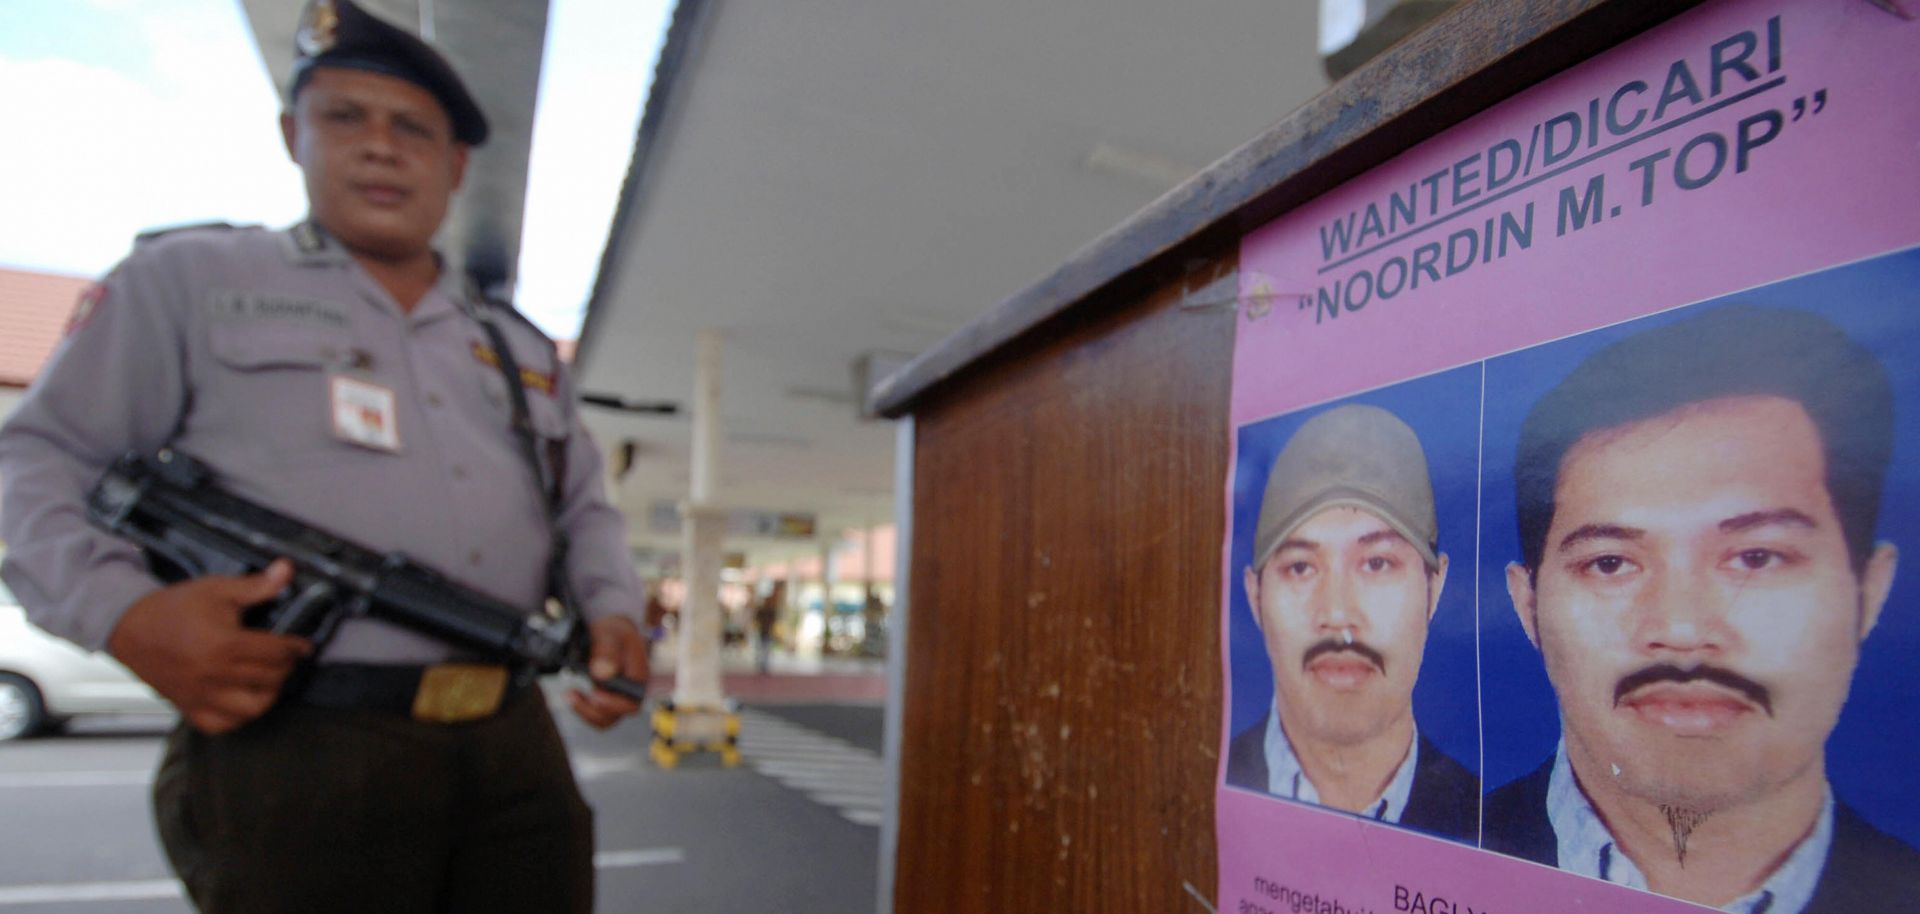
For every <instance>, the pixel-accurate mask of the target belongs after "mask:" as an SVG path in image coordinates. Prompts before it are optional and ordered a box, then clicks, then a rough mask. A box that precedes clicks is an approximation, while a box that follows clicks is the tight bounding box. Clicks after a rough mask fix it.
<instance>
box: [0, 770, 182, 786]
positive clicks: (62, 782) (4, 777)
mask: <svg viewBox="0 0 1920 914" xmlns="http://www.w3.org/2000/svg"><path fill="white" fill-rule="evenodd" d="M151 783H153V771H152V769H144V770H140V771H5V772H0V789H4V788H9V787H13V788H25V789H28V790H38V789H40V788H43V787H145V786H147V785H148V784H151Z"/></svg>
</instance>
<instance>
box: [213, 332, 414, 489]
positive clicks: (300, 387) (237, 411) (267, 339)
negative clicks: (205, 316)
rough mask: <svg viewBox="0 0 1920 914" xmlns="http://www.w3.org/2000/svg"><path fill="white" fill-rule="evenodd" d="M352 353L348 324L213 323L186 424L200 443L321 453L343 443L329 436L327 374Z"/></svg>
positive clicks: (291, 454)
mask: <svg viewBox="0 0 1920 914" xmlns="http://www.w3.org/2000/svg"><path fill="white" fill-rule="evenodd" d="M351 351H352V343H351V337H350V336H349V334H348V333H347V330H346V328H339V329H333V328H320V327H288V326H284V325H283V326H272V325H265V326H263V325H261V324H258V323H250V322H237V321H236V322H216V323H213V324H211V325H209V326H208V328H207V352H208V354H209V355H210V356H212V358H211V359H209V360H208V361H207V364H206V367H205V368H203V369H201V370H200V371H198V372H196V375H197V377H196V383H195V386H194V391H193V418H192V419H191V421H190V430H191V431H194V432H196V433H198V434H199V435H200V436H203V446H205V447H208V448H211V449H220V450H223V451H225V450H237V451H240V452H243V453H245V454H251V455H256V456H259V457H261V458H262V459H272V460H276V461H289V460H291V461H301V460H306V459H309V458H313V459H319V458H322V457H325V456H327V455H328V454H329V453H330V452H332V451H334V450H335V449H336V448H338V447H346V446H347V445H345V444H342V443H338V442H337V441H336V439H335V435H334V431H333V408H332V405H331V403H332V394H331V392H330V389H329V384H328V379H329V378H330V377H331V376H332V375H333V374H334V372H335V371H336V370H337V369H342V368H346V367H347V366H348V362H349V353H351ZM368 380H371V381H374V382H376V383H381V384H383V386H390V385H386V384H385V382H383V381H380V380H379V379H377V378H371V377H369V378H368Z"/></svg>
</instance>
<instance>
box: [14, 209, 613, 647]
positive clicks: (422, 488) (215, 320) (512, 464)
mask: <svg viewBox="0 0 1920 914" xmlns="http://www.w3.org/2000/svg"><path fill="white" fill-rule="evenodd" d="M463 286H464V284H463V283H462V282H461V281H460V279H459V278H458V277H454V276H444V275H443V276H442V278H441V281H440V283H439V284H438V285H437V286H436V287H434V288H433V289H432V290H431V291H429V292H428V293H427V295H426V296H425V297H424V298H422V299H421V300H420V301H419V302H418V303H417V304H416V305H415V307H414V309H413V311H412V312H411V313H407V312H403V311H402V310H401V309H400V307H399V306H398V305H397V304H396V303H395V302H394V300H393V299H392V297H391V296H389V295H388V294H387V293H386V291H385V290H384V289H382V288H381V287H380V285H379V284H378V283H377V282H375V281H374V280H373V279H372V278H371V277H370V276H369V275H368V274H367V273H366V272H365V271H363V270H362V269H361V268H360V267H359V266H358V265H357V264H356V263H355V262H354V261H353V259H352V257H350V256H349V255H348V254H347V253H346V252H345V251H344V250H343V249H342V248H340V247H339V245H338V244H337V243H335V242H332V241H331V240H329V239H328V238H326V236H325V235H324V234H322V233H320V232H318V231H316V230H315V229H313V228H312V227H311V226H308V225H302V226H296V227H295V228H294V229H292V230H289V231H284V232H275V231H268V230H265V229H225V228H220V229H192V230H184V231H179V232H172V233H168V234H166V235H163V236H160V237H157V238H154V239H152V240H147V241H143V242H141V243H140V244H138V245H136V247H135V249H134V251H133V253H132V254H131V255H130V256H129V257H128V258H127V259H126V260H125V261H123V262H122V263H121V264H120V265H119V266H118V267H116V268H115V269H114V270H113V272H112V273H110V274H109V275H108V276H107V278H106V279H105V280H103V281H102V287H101V288H100V289H99V290H96V292H94V293H90V294H89V296H88V297H89V298H90V299H92V300H93V301H94V303H93V304H92V305H91V307H89V306H87V305H84V304H83V305H82V310H81V311H79V312H77V313H76V316H75V326H74V327H73V328H72V329H71V330H70V331H69V333H68V335H67V339H66V340H65V341H64V342H63V343H61V345H60V348H59V349H58V350H57V351H56V353H55V354H54V357H53V359H52V361H51V362H49V364H48V365H47V368H46V370H45V371H43V372H42V374H41V376H40V378H39V379H38V380H37V381H36V382H35V383H34V385H33V387H32V388H31V389H30V390H29V391H28V392H27V395H26V397H25V398H24V399H23V400H22V401H21V403H20V405H19V408H18V409H17V410H16V411H15V412H14V414H13V416H12V417H11V418H10V419H9V420H8V421H7V423H6V424H5V426H4V427H0V480H4V483H5V488H4V501H0V539H4V540H5V542H6V544H7V554H6V560H5V564H4V566H3V567H0V576H4V578H5V580H6V583H7V585H8V586H9V587H11V588H12V589H13V592H14V593H15V594H16V595H17V596H18V598H19V599H20V602H21V604H22V605H23V606H25V607H26V609H27V612H28V615H29V617H30V618H32V620H33V621H34V622H35V623H36V624H38V625H39V626H41V627H42V628H45V629H47V630H48V631H50V632H53V633H54V634H57V635H61V636H63V637H65V638H68V639H70V640H72V641H74V642H76V643H78V644H80V645H81V646H83V647H87V648H92V649H99V648H102V647H104V646H105V644H106V641H107V636H108V635H109V634H110V633H111V632H112V631H113V628H114V626H115V625H116V624H118V622H119V619H120V616H121V614H122V613H123V612H125V611H126V609H127V607H128V606H129V605H131V604H132V603H133V602H134V601H135V600H137V599H139V598H140V597H141V596H143V595H145V594H146V593H148V592H150V591H152V590H153V589H155V588H157V587H159V586H160V582H159V581H157V580H155V579H154V578H153V577H152V576H151V575H150V574H149V573H148V572H147V570H146V564H145V561H144V560H143V559H142V557H141V555H140V553H139V551H138V550H137V549H136V548H135V547H133V546H131V545H130V544H128V543H127V542H125V541H124V540H121V539H119V538H117V537H114V536H112V535H110V534H107V533H104V532H102V531H100V530H99V529H97V528H95V527H93V526H92V525H91V524H89V523H88V522H87V519H86V513H85V506H84V505H85V503H84V499H85V495H86V493H87V491H88V490H89V489H90V488H91V487H92V485H93V483H94V482H95V480H97V479H98V477H99V475H100V473H101V471H102V470H104V469H105V467H106V466H107V464H108V463H109V462H111V461H112V460H113V459H114V458H116V457H118V456H120V455H121V454H124V453H127V452H129V451H151V450H154V449H156V448H159V447H161V446H163V445H166V446H171V447H174V448H176V449H178V450H181V451H184V452H186V453H188V454H191V455H193V456H195V457H198V458H200V459H201V460H202V461H204V462H205V463H207V464H208V465H209V466H211V467H212V468H213V470H214V471H215V472H216V473H217V474H218V478H219V479H220V480H221V481H222V483H223V484H224V485H225V486H227V487H228V488H229V489H231V490H232V491H234V492H235V493H237V494H239V495H241V496H243V497H246V498H250V499H253V500H255V501H258V502H260V503H262V504H265V505H267V506H269V507H272V508H275V509H277V510H279V511H281V512H284V513H286V514H290V515H292V516H294V517H297V518H301V519H303V520H306V521H307V522H309V523H312V524H314V525H315V526H318V527H321V528H324V529H327V530H331V531H333V532H335V533H337V534H340V535H343V536H346V537H349V538H351V539H354V540H358V541H359V542H361V543H362V544H364V545H367V546H369V547H371V548H373V549H376V550H380V551H389V550H398V551H401V552H404V553H406V554H407V555H409V556H411V557H413V558H414V559H416V560H418V561H419V562H421V563H423V564H425V565H427V566H429V567H431V568H434V569H436V570H439V571H441V572H443V573H445V574H446V575H448V576H449V577H452V578H455V579H457V580H460V581H462V582H464V583H466V584H468V585H469V586H472V587H474V588H477V589H479V590H481V591H483V592H486V593H488V594H491V595H493V596H495V597H497V598H499V599H501V600H504V601H506V602H508V603H510V604H513V605H515V606H524V607H527V608H528V609H529V610H531V609H533V608H536V607H538V606H539V605H540V603H541V601H542V600H543V599H544V596H545V591H546V562H547V558H548V555H549V550H550V548H551V547H550V537H549V534H548V525H547V520H546V515H545V509H544V508H543V505H542V501H541V493H540V492H539V491H538V485H537V483H536V482H535V480H534V476H533V471H532V469H531V468H530V467H528V466H527V463H526V458H525V456H524V452H523V451H522V450H521V445H520V443H519V441H518V440H517V439H516V438H515V437H514V435H513V432H512V429H511V424H510V423H511V410H512V405H511V401H510V399H509V397H508V392H507V387H506V381H505V378H504V377H503V376H502V375H501V373H500V371H499V369H498V368H497V367H495V365H494V363H493V357H494V351H493V347H492V345H491V343H490V340H489V337H488V336H487V334H486V331H485V329H484V328H483V327H482V326H481V325H480V323H479V322H478V321H477V320H476V318H475V316H474V315H473V314H472V313H469V311H468V310H467V308H466V306H465V305H466V303H465V301H464V300H463V297H464V296H465V295H466V294H467V293H466V291H465V290H464V288H463ZM478 307H479V308H481V309H492V310H490V311H489V312H487V313H490V314H493V315H496V316H497V318H498V319H496V320H495V323H496V324H497V325H498V326H499V327H500V329H501V331H502V332H503V333H504V334H505V336H506V338H507V340H508V344H509V345H510V346H511V347H512V348H513V355H514V357H515V359H516V360H517V361H518V362H519V364H520V366H521V368H522V372H523V386H525V387H526V391H527V398H528V401H529V403H528V406H529V409H530V411H531V414H532V415H531V418H532V420H533V425H534V428H535V430H536V431H537V432H538V433H539V435H540V436H541V438H542V439H543V441H545V440H552V439H560V438H570V444H569V445H568V446H567V448H566V450H565V453H566V458H565V464H566V465H565V466H564V467H560V468H558V471H559V472H558V477H559V478H560V479H561V480H562V492H563V496H562V508H561V515H560V523H561V526H562V528H563V529H565V530H566V531H567V532H568V534H569V538H570V539H571V542H572V549H571V552H570V554H569V560H568V569H567V570H568V572H569V575H570V578H571V580H572V582H573V585H574V589H575V591H576V592H577V594H578V596H579V599H580V602H581V603H582V605H583V606H584V609H585V612H586V614H587V616H588V617H589V618H599V617H601V616H605V615H608V614H613V613H620V614H626V615H629V616H634V617H635V620H636V622H637V621H638V618H637V613H638V611H639V609H640V607H641V606H642V605H643V602H644V599H643V597H644V594H643V591H642V590H641V588H640V585H639V583H638V581H637V580H636V578H635V575H634V572H633V567H632V564H631V561H630V558H629V553H628V549H627V544H626V530H625V523H624V520H623V519H622V517H621V516H620V514H619V513H618V512H616V511H615V510H614V509H613V508H612V507H611V506H610V505H608V504H607V501H606V498H605V493H604V481H603V479H602V476H601V459H600V455H599V451H598V450H597V449H596V448H595V447H594V445H593V443H592V442H591V441H590V440H588V438H587V434H586V430H585V429H584V428H583V427H582V426H581V424H580V421H579V417H578V415H577V413H576V411H575V409H574V406H573V403H574V400H573V396H572V390H571V388H570V386H569V384H568V381H567V378H566V377H565V374H564V372H562V371H561V370H560V364H559V361H558V360H557V359H556V358H555V356H554V351H553V346H552V344H551V343H550V342H549V341H548V340H547V339H546V338H545V337H544V336H543V335H541V334H540V333H539V332H538V331H537V330H535V329H534V328H533V327H532V326H530V325H528V324H525V323H524V322H522V321H520V320H519V319H518V318H516V317H513V316H510V315H509V314H508V313H507V312H506V311H505V310H504V309H500V308H497V307H496V306H492V305H486V304H484V303H482V304H478ZM336 378H344V379H348V380H349V381H354V382H360V385H362V386H360V387H359V389H361V390H365V389H368V388H367V387H365V386H364V385H376V386H377V387H379V388H384V389H386V390H390V391H392V392H393V404H394V406H393V410H392V415H391V416H390V417H389V418H390V419H391V420H392V422H393V424H394V426H395V428H396V430H397V432H398V446H397V447H396V448H394V449H392V450H385V449H380V448H375V447H369V446H366V445H361V444H356V443H353V442H351V441H349V440H347V439H346V438H344V437H342V436H341V434H340V433H339V432H338V431H337V430H336V427H335V422H334V407H333V402H334V401H333V397H334V394H333V385H334V383H335V379H336ZM540 451H541V458H542V459H543V460H546V459H549V456H550V452H551V449H550V448H548V447H545V446H542V447H541V448H540ZM451 655H452V651H451V650H450V649H449V648H447V647H446V646H445V645H443V644H441V643H439V642H437V641H434V640H432V639H429V638H426V637H424V636H420V635H415V634H412V633H410V632H406V631H403V630H400V629H397V628H395V627H392V626H389V625H387V624H385V623H381V622H377V621H373V620H364V619H362V620H354V621H351V622H349V623H347V624H346V625H343V626H342V627H341V629H340V631H339V633H338V635H337V636H336V637H335V640H334V642H333V643H332V645H331V646H330V647H329V648H328V650H327V652H326V653H325V654H324V655H323V659H326V660H331V661H356V662H368V663H428V662H435V661H438V660H442V659H446V658H447V657H449V656H451Z"/></svg>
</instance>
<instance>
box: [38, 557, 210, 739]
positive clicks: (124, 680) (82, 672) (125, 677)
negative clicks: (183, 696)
mask: <svg viewBox="0 0 1920 914" xmlns="http://www.w3.org/2000/svg"><path fill="white" fill-rule="evenodd" d="M172 710H173V706H172V705H170V704H168V703H167V701H166V699H163V698H161V697H160V696H159V695H158V694H156V693H155V692H154V691H153V689H151V688H148V686H147V684H146V683H144V682H141V681H140V680H139V679H138V678H137V677H135V676H134V675H133V674H132V673H131V672H128V670H127V668H126V667H124V666H121V665H120V664H119V662H118V661H116V660H114V659H113V658H112V657H109V656H107V655H106V654H104V653H101V654H90V653H88V652H86V651H83V650H81V649H80V648H78V647H75V646H74V645H73V644H72V643H70V642H68V641H66V640H63V639H60V638H56V637H54V636H52V635H49V634H47V633H46V632H43V631H41V630H40V629H38V628H36V627H34V625H33V623H31V622H28V621H27V617H26V613H24V612H23V611H22V610H21V609H20V605H19V603H17V602H15V600H14V599H13V595H12V594H10V593H8V592H7V590H6V587H5V586H0V741H5V740H10V739H18V738H20V737H23V736H32V735H34V734H37V733H45V732H51V731H57V730H58V729H60V728H61V727H63V726H65V725H66V723H67V722H68V721H70V720H72V719H73V718H75V717H78V716H81V715H86V714H160V713H170V712H172Z"/></svg>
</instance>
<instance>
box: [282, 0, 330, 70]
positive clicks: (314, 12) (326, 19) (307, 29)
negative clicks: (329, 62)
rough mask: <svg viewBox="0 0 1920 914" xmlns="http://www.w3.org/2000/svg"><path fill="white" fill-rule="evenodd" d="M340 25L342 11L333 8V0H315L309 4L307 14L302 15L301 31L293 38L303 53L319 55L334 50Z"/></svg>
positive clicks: (310, 55) (309, 55) (312, 55)
mask: <svg viewBox="0 0 1920 914" xmlns="http://www.w3.org/2000/svg"><path fill="white" fill-rule="evenodd" d="M339 27H340V13H339V11H337V10H335V9H334V8H333V0H313V2H312V3H309V4H307V14H306V15H305V16H303V17H301V21H300V31H299V32H297V33H295V34H294V38H293V40H294V43H295V44H296V45H298V46H299V48H300V53H301V54H304V55H306V56H308V57H318V56H320V55H321V54H325V53H326V52H328V51H331V50H333V45H334V42H335V41H336V36H335V32H337V31H338V30H339Z"/></svg>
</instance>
